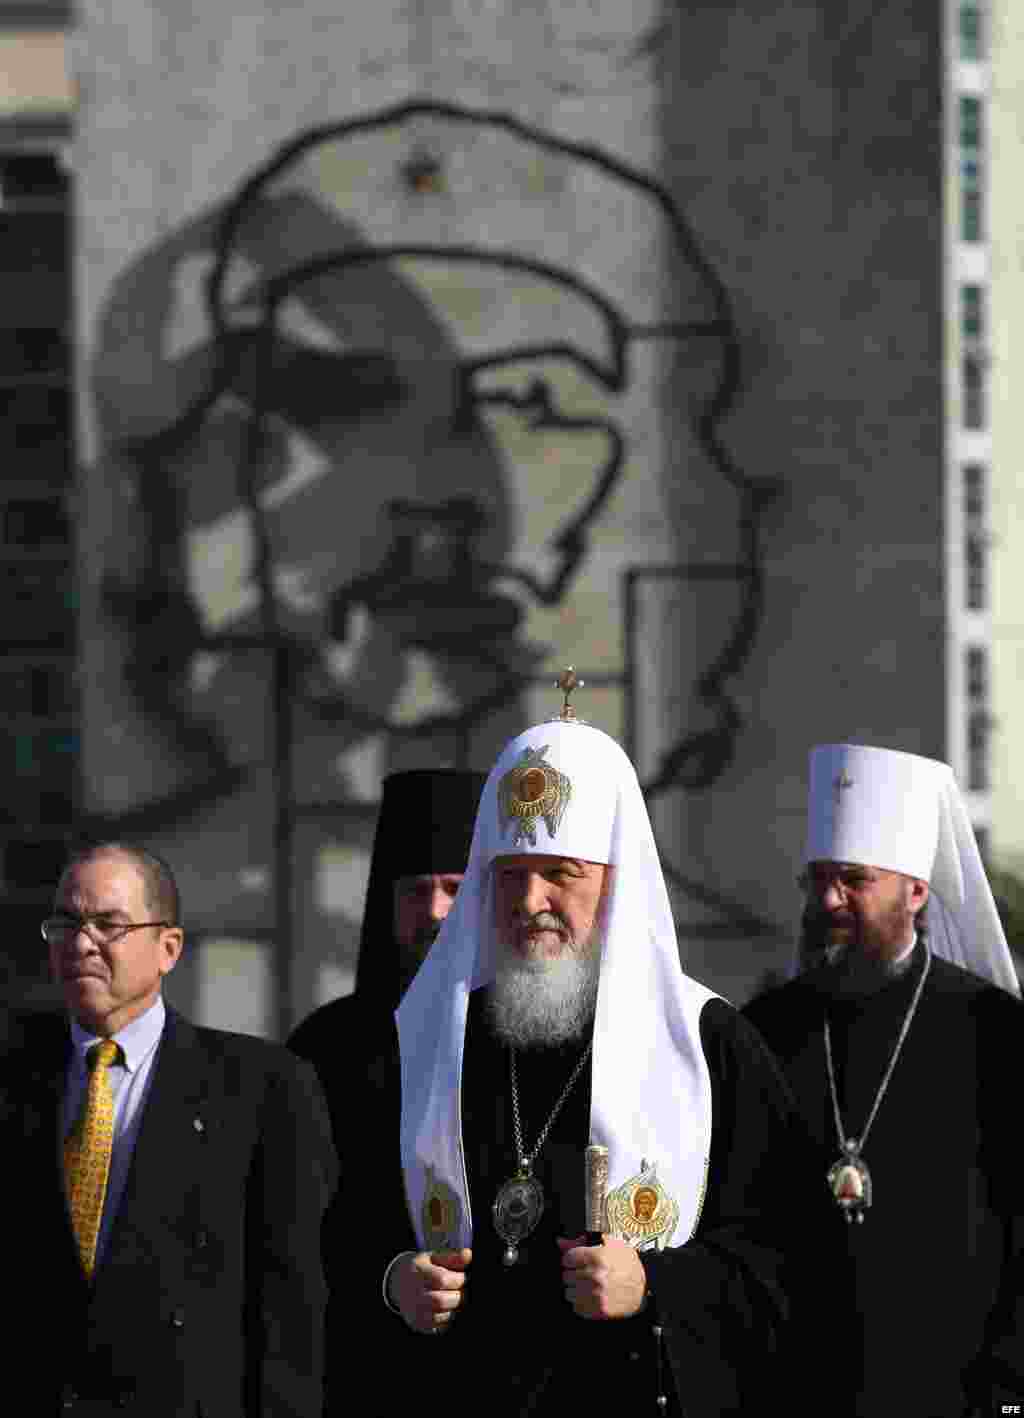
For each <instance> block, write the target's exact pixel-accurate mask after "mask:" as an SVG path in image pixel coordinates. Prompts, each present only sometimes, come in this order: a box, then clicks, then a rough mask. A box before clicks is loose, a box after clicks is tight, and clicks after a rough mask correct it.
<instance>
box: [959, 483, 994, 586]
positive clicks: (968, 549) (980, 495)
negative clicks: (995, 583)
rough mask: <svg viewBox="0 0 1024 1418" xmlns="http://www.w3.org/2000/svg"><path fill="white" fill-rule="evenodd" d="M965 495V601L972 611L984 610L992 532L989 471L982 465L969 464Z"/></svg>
mask: <svg viewBox="0 0 1024 1418" xmlns="http://www.w3.org/2000/svg"><path fill="white" fill-rule="evenodd" d="M963 492H964V562H965V565H966V576H967V585H966V596H965V599H966V604H967V609H968V610H969V611H983V610H985V608H986V606H987V604H988V529H987V517H986V513H985V469H984V468H983V467H982V466H981V464H980V463H969V464H968V465H967V466H966V467H965V468H964V470H963Z"/></svg>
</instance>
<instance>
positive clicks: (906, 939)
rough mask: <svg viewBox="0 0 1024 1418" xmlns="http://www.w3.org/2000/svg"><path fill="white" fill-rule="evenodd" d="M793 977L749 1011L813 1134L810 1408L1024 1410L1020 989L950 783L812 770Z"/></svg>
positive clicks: (886, 773)
mask: <svg viewBox="0 0 1024 1418" xmlns="http://www.w3.org/2000/svg"><path fill="white" fill-rule="evenodd" d="M805 861H806V870H805V872H804V875H803V878H802V882H803V886H804V890H805V892H806V905H805V909H804V917H803V940H802V947H801V954H802V958H803V961H804V964H805V966H806V967H807V968H805V971H804V973H803V974H802V975H800V976H799V978H797V979H795V980H794V981H792V982H791V983H789V984H788V985H785V986H783V987H782V988H780V989H776V990H773V991H771V992H769V993H768V994H766V995H764V996H762V997H761V998H760V999H758V1000H755V1001H754V1002H753V1003H752V1004H751V1005H749V1006H748V1007H747V1010H746V1013H747V1016H748V1017H749V1018H750V1019H752V1020H753V1022H754V1023H755V1024H756V1025H757V1027H758V1028H759V1029H760V1030H761V1031H762V1033H763V1034H764V1037H765V1038H766V1039H767V1040H768V1042H769V1044H770V1045H771V1046H772V1048H773V1049H774V1050H775V1052H776V1054H777V1056H778V1058H779V1060H780V1061H781V1063H782V1066H783V1069H784V1070H785V1072H786V1074H787V1076H788V1078H789V1082H790V1084H791V1085H792V1088H793V1091H794V1094H795V1095H796V1101H797V1106H798V1108H799V1110H800V1112H801V1114H802V1115H803V1119H804V1122H805V1123H806V1126H807V1128H808V1130H809V1132H810V1133H811V1135H812V1138H813V1140H814V1146H815V1149H816V1153H817V1155H816V1158H813V1159H811V1165H812V1167H813V1170H814V1172H815V1182H816V1187H817V1189H818V1194H819V1201H820V1205H819V1206H818V1208H817V1209H816V1210H811V1211H809V1212H808V1215H807V1218H806V1225H805V1228H804V1254H803V1258H802V1259H803V1262H804V1265H803V1267H802V1269H803V1272H804V1274H803V1284H802V1286H801V1287H800V1293H799V1295H798V1297H797V1299H798V1306H797V1313H796V1318H795V1323H794V1330H793V1342H794V1354H795V1359H794V1362H795V1363H798V1364H799V1366H800V1370H801V1373H802V1375H803V1381H804V1383H805V1384H806V1393H807V1398H808V1404H809V1407H810V1408H812V1409H820V1411H828V1412H829V1413H830V1414H835V1415H837V1418H877V1416H878V1415H879V1414H889V1413H892V1414H896V1413H899V1414H900V1415H901V1416H902V1418H935V1415H936V1414H942V1415H946V1414H950V1415H954V1414H956V1415H959V1414H967V1413H979V1414H984V1415H986V1418H987V1415H988V1414H989V1413H998V1412H999V1411H1000V1404H1002V1403H1011V1404H1012V1403H1020V1402H1021V1401H1022V1400H1024V1301H1022V1297H1024V1263H1022V1262H1024V1230H1022V1214H1024V1200H1022V1198H1024V1192H1022V1190H1021V1187H1020V1184H1019V1180H1018V1179H1019V1164H1018V1162H1017V1160H1016V1158H1017V1151H1018V1144H1019V1134H1020V1128H1019V1122H1018V1116H1019V1108H1018V1105H1017V1103H1016V1099H1015V1096H1011V1094H1010V1092H1009V1087H1010V1083H1009V1081H1010V1080H1011V1079H1013V1078H1014V1077H1015V1074H1016V1071H1017V1056H1018V1052H1019V1045H1020V1038H1021V1024H1022V1022H1024V1021H1022V1015H1021V1007H1020V1002H1019V998H1018V995H1019V985H1018V982H1017V975H1016V971H1015V969H1014V965H1013V961H1012V958H1011V956H1010V952H1009V950H1008V949H1007V945H1006V938H1005V936H1004V934H1003V929H1002V926H1001V924H1000V922H999V917H998V914H997V912H996V909H995V903H994V902H993V900H992V893H991V891H990V889H989V886H988V882H987V880H986V877H985V873H984V870H983V868H982V863H981V858H980V856H979V853H978V849H977V845H976V843H975V840H974V833H973V831H972V829H971V825H970V820H969V818H968V816H967V812H966V809H965V806H964V803H963V801H962V799H961V796H960V793H959V790H958V788H957V786H956V783H955V781H954V778H953V774H952V772H951V770H950V769H949V767H948V766H947V765H946V764H944V763H941V762H938V761H937V760H934V759H929V758H922V757H919V756H918V755H916V754H910V753H900V752H896V751H894V750H890V749H880V748H872V747H867V746H864V745H858V744H828V745H824V746H822V747H819V748H816V749H814V750H813V752H812V754H811V772H810V787H809V794H808V827H807V849H806V854H805Z"/></svg>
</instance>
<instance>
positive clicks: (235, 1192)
mask: <svg viewBox="0 0 1024 1418" xmlns="http://www.w3.org/2000/svg"><path fill="white" fill-rule="evenodd" d="M43 936H44V939H45V940H46V942H47V945H48V948H49V956H50V965H51V969H52V971H53V974H54V978H55V980H56V981H57V983H58V984H59V985H60V987H61V989H62V991H63V994H64V999H65V1002H66V1005H67V1011H68V1016H69V1017H67V1018H65V1017H63V1016H57V1015H52V1016H36V1017H34V1018H29V1017H26V1018H24V1019H21V1020H19V1021H18V1023H17V1026H16V1028H15V1029H14V1031H13V1033H12V1038H11V1040H10V1041H9V1045H8V1048H7V1050H6V1051H5V1056H4V1059H3V1061H2V1073H0V1135H2V1136H3V1138H4V1140H5V1143H6V1145H5V1147H4V1149H3V1151H4V1153H5V1154H6V1157H7V1161H6V1163H5V1164H4V1165H3V1166H2V1167H0V1176H2V1177H3V1182H2V1184H0V1185H2V1186H3V1189H4V1191H5V1192H6V1193H7V1196H6V1198H4V1199H5V1200H6V1201H7V1205H6V1206H5V1207H3V1208H0V1214H3V1215H5V1216H6V1218H7V1223H8V1255H7V1260H8V1265H7V1267H6V1269H7V1271H8V1275H9V1276H17V1277H18V1289H17V1294H16V1295H15V1292H14V1291H12V1290H9V1292H8V1298H9V1301H10V1303H9V1304H8V1306H7V1307H6V1309H7V1311H8V1315H9V1318H8V1319H7V1320H6V1321H5V1328H6V1334H5V1341H6V1342H5V1344H4V1357H5V1362H4V1370H5V1374H4V1378H5V1391H6V1393H7V1394H8V1395H9V1401H11V1402H14V1403H15V1406H16V1407H17V1409H18V1410H19V1411H21V1412H23V1413H26V1414H29V1413H30V1414H32V1415H35V1414H41V1415H42V1414H46V1415H49V1414H56V1413H58V1412H60V1413H68V1412H70V1413H72V1414H74V1413H80V1414H83V1415H88V1418H94V1415H95V1418H99V1415H104V1418H105V1415H107V1414H110V1415H113V1414H114V1413H117V1414H118V1415H123V1414H125V1413H126V1412H127V1413H136V1414H139V1415H145V1418H186V1415H187V1418H200V1415H206V1418H285V1415H287V1418H318V1415H319V1414H320V1412H321V1405H322V1384H321V1374H322V1351H323V1317H324V1307H325V1303H326V1287H325V1284H324V1278H323V1272H322V1268H321V1260H320V1227H321V1220H322V1217H323V1213H324V1210H325V1207H326V1205H327V1201H328V1197H329V1192H330V1190H331V1186H332V1184H333V1179H334V1170H335V1159H334V1153H333V1149H332V1147H331V1143H330V1138H329V1127H328V1121H327V1116H326V1110H325V1108H324V1104H323V1098H322V1095H321V1093H320V1089H319V1086H318V1084H317V1082H316V1079H315V1077H314V1075H313V1073H312V1070H311V1069H310V1068H309V1067H308V1065H306V1064H304V1063H303V1062H302V1061H300V1060H298V1059H296V1058H294V1057H293V1056H292V1055H291V1054H289V1053H288V1052H287V1051H286V1050H284V1049H283V1048H280V1047H279V1046H277V1045H272V1044H268V1043H266V1042H264V1041H262V1040H258V1039H253V1038H247V1037H245V1036H242V1035H237V1034H228V1033H224V1032H222V1031H220V1030H213V1029H202V1028H196V1027H194V1026H193V1025H191V1024H190V1023H189V1022H188V1021H187V1020H185V1019H184V1018H182V1016H181V1015H179V1014H177V1013H176V1012H175V1011H174V1010H172V1009H170V1008H167V1007H166V1006H165V1005H164V1001H163V998H162V989H161V987H162V982H163V978H164V976H165V975H166V974H167V973H168V972H169V971H170V970H171V969H173V967H174V965H175V964H176V962H177V960H178V958H179V956H180V954H181V949H182V943H183V935H182V929H181V925H180V915H179V907H178V894H177V890H176V887H175V884H174V880H173V877H172V875H171V873H170V871H169V870H168V868H167V867H166V864H165V863H163V862H161V861H160V859H159V858H157V857H155V856H153V855H151V854H150V853H148V852H146V851H144V850H141V849H139V848H137V847H135V846H132V845H129V844H123V843H103V844H101V845H98V846H93V847H90V848H88V849H86V850H85V851H83V852H81V853H79V854H77V855H76V856H74V857H73V858H72V860H71V861H70V863H69V865H68V866H67V868H66V869H65V872H64V874H63V876H62V878H61V880H60V884H59V886H58V889H57V893H56V896H55V898H54V909H53V914H52V915H51V916H50V917H49V918H48V919H47V920H46V921H45V922H44V925H43ZM14 1395H17V1399H16V1400H15V1398H14Z"/></svg>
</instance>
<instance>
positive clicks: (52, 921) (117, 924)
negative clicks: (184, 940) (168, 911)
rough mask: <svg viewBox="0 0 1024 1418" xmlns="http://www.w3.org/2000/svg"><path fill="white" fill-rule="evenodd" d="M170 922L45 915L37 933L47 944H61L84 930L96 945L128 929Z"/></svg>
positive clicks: (140, 928)
mask: <svg viewBox="0 0 1024 1418" xmlns="http://www.w3.org/2000/svg"><path fill="white" fill-rule="evenodd" d="M170 924H171V922H170V921H121V920H118V918H117V917H116V916H47V918H46V920H45V921H44V922H43V923H42V925H41V926H40V927H39V933H40V935H41V936H42V937H43V940H45V941H46V944H47V945H63V944H64V943H65V942H66V941H69V940H73V939H74V937H75V936H76V935H77V934H78V932H79V931H85V933H86V935H88V937H89V938H90V940H93V941H95V942H96V944H97V945H112V944H113V943H114V941H116V940H120V939H121V937H122V936H124V935H127V934H128V932H129V931H141V930H142V929H143V928H144V927H145V926H169V925H170Z"/></svg>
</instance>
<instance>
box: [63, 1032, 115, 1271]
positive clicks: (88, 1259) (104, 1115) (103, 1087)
mask: <svg viewBox="0 0 1024 1418" xmlns="http://www.w3.org/2000/svg"><path fill="white" fill-rule="evenodd" d="M120 1055H121V1046H120V1044H115V1043H114V1041H113V1039H104V1040H103V1042H102V1043H101V1044H93V1046H92V1048H91V1049H90V1050H89V1052H88V1054H87V1055H86V1064H87V1066H88V1069H89V1086H88V1088H87V1090H86V1094H85V1101H84V1103H83V1106H82V1111H81V1112H80V1113H79V1115H78V1117H77V1118H76V1120H75V1125H74V1127H73V1128H72V1129H71V1131H70V1132H69V1133H68V1136H67V1139H66V1141H65V1143H64V1179H65V1183H66V1185H67V1191H68V1206H69V1208H70V1211H71V1225H72V1227H73V1228H74V1232H75V1240H76V1241H77V1242H78V1253H79V1255H80V1256H81V1257H82V1268H83V1270H84V1271H85V1273H86V1275H88V1276H89V1277H90V1279H91V1278H92V1272H93V1267H94V1266H95V1264H96V1240H97V1237H98V1236H99V1233H100V1218H101V1217H102V1215H103V1199H104V1197H105V1196H106V1194H107V1177H108V1176H109V1175H110V1152H111V1148H112V1147H113V1143H114V1095H113V1092H112V1091H111V1087H110V1074H109V1073H108V1071H107V1070H108V1069H109V1068H110V1065H111V1064H112V1063H116V1061H117V1060H118V1058H119V1057H120Z"/></svg>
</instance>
